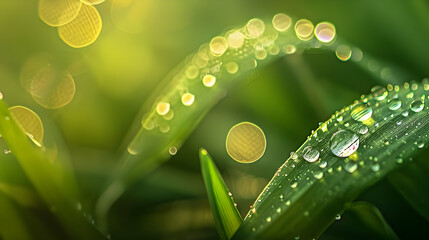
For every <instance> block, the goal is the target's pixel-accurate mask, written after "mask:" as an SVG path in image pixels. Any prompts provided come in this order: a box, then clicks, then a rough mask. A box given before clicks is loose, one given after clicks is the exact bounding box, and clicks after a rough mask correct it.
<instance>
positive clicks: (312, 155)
mask: <svg viewBox="0 0 429 240" xmlns="http://www.w3.org/2000/svg"><path fill="white" fill-rule="evenodd" d="M302 153H303V155H302V157H303V158H304V159H305V160H306V161H307V162H315V161H317V159H318V158H319V154H320V153H319V150H317V148H315V147H313V146H307V147H305V148H304V150H303V151H302Z"/></svg>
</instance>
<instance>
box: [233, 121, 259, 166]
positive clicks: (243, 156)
mask: <svg viewBox="0 0 429 240" xmlns="http://www.w3.org/2000/svg"><path fill="white" fill-rule="evenodd" d="M266 145H267V141H266V139H265V135H264V132H263V131H262V130H261V129H260V128H259V127H258V126H256V125H255V124H253V123H250V122H242V123H239V124H237V125H235V126H233V127H232V128H231V129H230V130H229V132H228V135H227V137H226V150H227V152H228V154H229V156H230V157H231V158H233V159H234V160H236V161H237V162H241V163H252V162H255V161H256V160H258V159H260V158H261V157H262V155H264V152H265V148H266Z"/></svg>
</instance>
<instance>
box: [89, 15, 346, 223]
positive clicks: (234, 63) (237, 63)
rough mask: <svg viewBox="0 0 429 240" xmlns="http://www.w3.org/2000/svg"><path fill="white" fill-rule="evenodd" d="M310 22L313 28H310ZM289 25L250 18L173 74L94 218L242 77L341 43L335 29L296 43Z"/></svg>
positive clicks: (141, 122)
mask: <svg viewBox="0 0 429 240" xmlns="http://www.w3.org/2000/svg"><path fill="white" fill-rule="evenodd" d="M306 21H308V20H306ZM308 23H309V24H310V25H311V26H312V29H311V30H313V24H312V23H310V22H309V21H308ZM293 26H294V21H292V19H291V18H290V17H289V16H287V15H285V14H277V15H275V16H274V17H273V18H272V19H270V20H265V21H263V20H260V19H256V18H255V19H251V20H250V21H249V22H248V23H247V24H246V25H245V26H243V27H237V28H233V29H231V30H230V31H228V32H226V33H224V34H222V35H220V36H217V37H214V38H213V39H212V40H211V42H210V43H209V44H204V45H202V46H201V47H200V48H199V50H198V51H197V52H195V53H193V54H191V55H189V56H188V57H187V58H186V60H185V61H184V62H183V63H182V64H181V65H179V66H178V67H177V68H176V69H175V70H174V71H172V72H171V73H170V74H169V75H168V76H167V78H166V79H165V81H164V82H165V83H166V84H162V85H159V89H158V91H155V94H154V95H153V96H152V98H151V101H149V104H150V105H149V106H144V107H143V108H142V110H141V112H140V114H139V117H137V119H138V121H137V124H136V125H137V126H134V127H132V128H131V130H130V131H131V132H130V135H132V138H131V139H132V140H131V142H129V143H127V151H126V152H125V153H124V155H123V156H122V159H121V161H120V163H119V165H120V167H119V168H118V169H119V170H118V172H117V174H116V175H115V176H113V177H112V179H111V180H110V181H111V182H110V183H108V186H107V188H106V190H105V191H104V193H103V194H102V195H101V196H100V198H99V200H98V202H97V207H96V208H97V210H96V212H97V215H98V219H99V220H100V221H103V219H105V216H106V214H107V211H108V210H109V209H110V206H111V205H112V204H113V203H114V202H115V201H116V199H117V198H119V197H120V195H121V194H122V192H123V191H125V189H126V187H127V186H128V185H130V184H131V183H133V182H134V181H135V180H136V179H138V178H141V177H142V176H143V175H145V174H147V173H148V172H150V171H152V170H153V169H155V168H157V167H158V166H159V165H160V164H162V163H163V162H164V161H166V160H167V159H168V156H169V150H170V149H172V148H173V149H176V151H177V149H179V148H180V146H181V145H182V143H183V141H184V140H185V139H186V137H187V136H188V135H189V134H190V133H191V132H192V130H193V129H194V128H195V127H196V125H197V124H198V123H199V121H200V120H201V119H202V118H203V117H204V115H205V114H206V113H207V112H208V111H209V110H210V109H211V108H212V107H213V106H214V105H215V104H216V103H217V102H218V101H219V100H220V99H221V98H223V97H224V96H225V95H226V90H227V89H229V88H231V87H233V86H234V85H236V84H237V83H238V82H239V81H238V80H242V79H244V76H245V75H246V74H248V73H249V72H251V71H254V69H255V68H257V67H259V66H261V65H265V64H267V63H269V62H272V61H273V60H276V59H279V58H280V57H282V56H284V55H287V54H294V53H296V54H298V53H302V52H303V51H304V50H306V49H310V48H324V49H327V50H330V49H331V47H333V46H337V45H340V41H337V40H335V31H334V32H332V33H333V36H332V39H331V41H329V42H328V43H326V41H325V42H321V41H318V40H317V39H316V38H315V37H313V36H314V34H313V32H312V31H311V32H310V33H309V35H308V36H307V37H308V38H306V39H304V40H302V39H300V38H299V37H298V36H297V35H296V33H295V31H294V27H293ZM328 45H333V46H329V47H328ZM136 131H137V133H136Z"/></svg>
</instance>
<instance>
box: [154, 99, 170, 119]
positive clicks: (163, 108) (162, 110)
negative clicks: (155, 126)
mask: <svg viewBox="0 0 429 240" xmlns="http://www.w3.org/2000/svg"><path fill="white" fill-rule="evenodd" d="M168 111H170V104H169V103H167V102H159V103H158V105H156V112H157V113H158V114H159V115H161V116H163V115H165V114H167V113H168Z"/></svg>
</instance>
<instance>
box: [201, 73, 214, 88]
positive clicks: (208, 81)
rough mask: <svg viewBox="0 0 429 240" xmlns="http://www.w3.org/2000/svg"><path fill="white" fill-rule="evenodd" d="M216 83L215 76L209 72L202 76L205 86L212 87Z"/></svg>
mask: <svg viewBox="0 0 429 240" xmlns="http://www.w3.org/2000/svg"><path fill="white" fill-rule="evenodd" d="M215 83H216V77H215V76H213V75H210V74H207V75H205V76H204V77H203V84H204V86H206V87H213V86H214V85H215Z"/></svg>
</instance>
